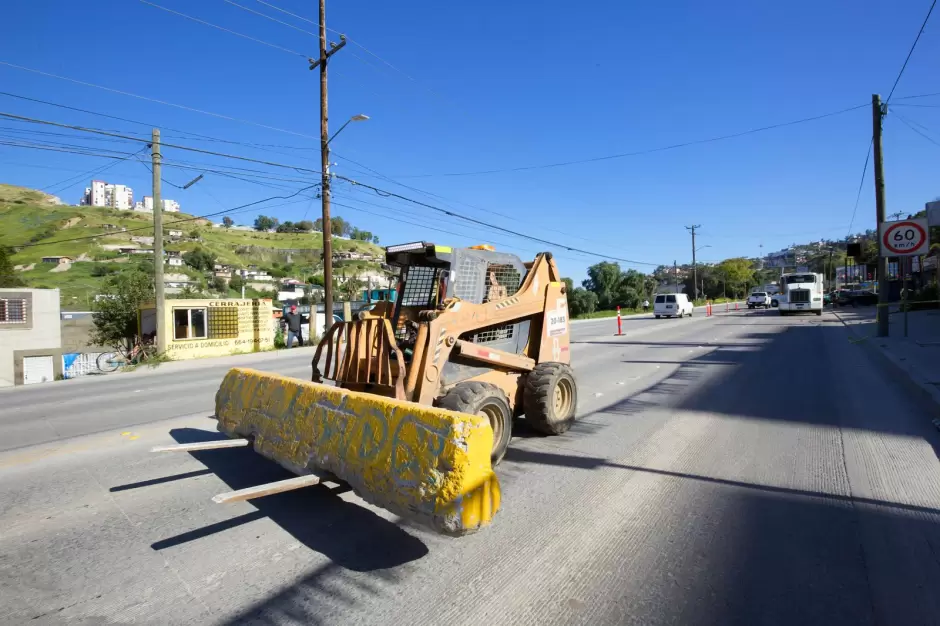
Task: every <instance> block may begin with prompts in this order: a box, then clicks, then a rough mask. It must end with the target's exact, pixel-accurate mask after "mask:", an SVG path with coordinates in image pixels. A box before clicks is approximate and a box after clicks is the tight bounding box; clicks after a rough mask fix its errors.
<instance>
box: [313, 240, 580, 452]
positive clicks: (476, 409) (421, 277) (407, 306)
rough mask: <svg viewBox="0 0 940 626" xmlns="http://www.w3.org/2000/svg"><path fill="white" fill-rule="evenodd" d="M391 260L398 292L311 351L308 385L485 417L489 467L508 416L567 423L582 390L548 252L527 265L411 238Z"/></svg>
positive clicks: (502, 443)
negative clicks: (490, 439) (332, 385)
mask: <svg viewBox="0 0 940 626" xmlns="http://www.w3.org/2000/svg"><path fill="white" fill-rule="evenodd" d="M386 263H387V264H388V265H391V266H393V267H397V268H399V271H400V281H399V285H398V289H397V299H396V300H395V301H394V302H379V303H378V304H377V305H376V306H375V307H374V308H373V309H372V310H371V311H364V312H362V313H360V314H359V319H358V320H355V321H348V322H340V323H337V324H334V325H333V326H332V328H330V330H329V331H328V332H327V333H326V335H324V337H323V339H322V340H321V342H320V344H319V345H318V346H317V351H316V354H315V355H314V357H313V377H312V380H313V381H314V382H322V381H323V380H324V379H325V380H331V381H333V382H334V383H335V384H336V385H337V386H338V387H341V388H345V389H350V390H354V391H360V392H366V393H370V394H376V395H382V396H387V397H390V398H395V399H398V400H405V401H408V402H415V403H418V404H421V405H433V406H437V407H441V408H445V409H450V410H453V411H458V412H461V413H469V414H472V415H480V416H483V417H485V418H486V419H487V420H488V422H489V424H490V426H491V428H492V430H493V449H492V452H491V459H492V463H493V464H494V465H495V464H496V463H498V462H499V461H500V460H501V459H502V458H503V456H504V455H505V453H506V449H507V447H508V445H509V441H510V439H511V437H512V423H513V417H516V416H520V415H523V414H524V416H525V420H526V422H527V423H528V424H529V425H531V426H532V427H533V428H534V429H535V430H537V431H540V432H542V433H545V434H560V433H563V432H565V431H566V430H568V428H569V427H570V426H571V423H572V421H573V420H574V417H575V410H576V408H577V401H578V392H577V384H576V382H575V377H574V375H573V373H572V370H571V367H570V365H569V362H570V351H569V344H568V338H569V319H568V307H567V295H566V293H565V292H566V286H565V283H564V282H563V281H562V279H561V276H560V274H559V273H558V268H557V267H556V266H555V262H554V260H553V258H552V254H551V253H550V252H544V253H541V254H539V255H537V256H536V258H535V260H534V261H532V262H529V263H523V262H522V260H521V259H519V257H517V256H515V255H512V254H506V253H502V252H497V251H495V250H494V249H493V248H492V247H490V246H475V247H471V248H451V247H448V246H439V245H434V244H431V243H426V242H415V243H409V244H403V245H397V246H390V247H388V248H387V249H386ZM324 357H325V358H324ZM321 359H323V362H322V367H323V370H322V371H321V369H320V367H321Z"/></svg>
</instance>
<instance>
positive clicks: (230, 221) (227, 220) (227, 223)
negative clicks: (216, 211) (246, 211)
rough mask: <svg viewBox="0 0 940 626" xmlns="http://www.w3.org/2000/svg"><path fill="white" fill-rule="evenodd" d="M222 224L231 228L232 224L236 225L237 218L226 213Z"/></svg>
mask: <svg viewBox="0 0 940 626" xmlns="http://www.w3.org/2000/svg"><path fill="white" fill-rule="evenodd" d="M222 225H223V226H225V227H226V228H231V227H232V226H234V225H235V220H233V219H232V218H230V217H229V216H228V215H226V216H225V217H223V218H222Z"/></svg>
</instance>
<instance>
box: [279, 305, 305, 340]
mask: <svg viewBox="0 0 940 626" xmlns="http://www.w3.org/2000/svg"><path fill="white" fill-rule="evenodd" d="M284 322H285V324H286V325H287V347H288V348H290V347H292V345H293V343H294V337H296V338H297V345H298V347H301V348H302V347H303V345H304V333H303V326H302V325H301V324H302V323H303V319H302V318H301V316H300V313H298V312H297V305H296V304H292V305H290V311H289V312H288V313H286V314H285V315H284Z"/></svg>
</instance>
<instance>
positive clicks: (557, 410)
mask: <svg viewBox="0 0 940 626" xmlns="http://www.w3.org/2000/svg"><path fill="white" fill-rule="evenodd" d="M523 403H524V405H523V406H524V410H525V419H526V422H528V423H529V425H531V426H532V428H534V429H535V430H537V431H539V432H540V433H544V434H546V435H560V434H562V433H563V432H565V431H567V430H568V429H569V428H571V425H572V424H573V423H574V416H575V411H577V408H578V385H577V383H576V382H575V379H574V374H573V373H572V372H571V368H570V367H569V366H568V365H565V364H564V363H539V364H538V365H536V366H535V369H533V370H532V371H531V372H529V374H528V376H526V381H525V393H524V397H523Z"/></svg>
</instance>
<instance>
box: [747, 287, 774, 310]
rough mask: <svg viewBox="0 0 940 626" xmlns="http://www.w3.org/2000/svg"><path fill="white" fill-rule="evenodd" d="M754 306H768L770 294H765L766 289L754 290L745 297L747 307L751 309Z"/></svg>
mask: <svg viewBox="0 0 940 626" xmlns="http://www.w3.org/2000/svg"><path fill="white" fill-rule="evenodd" d="M756 307H763V308H765V309H769V308H770V296H769V295H767V292H766V291H755V292H754V293H752V294H751V295H749V296H748V297H747V308H749V309H753V308H756Z"/></svg>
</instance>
